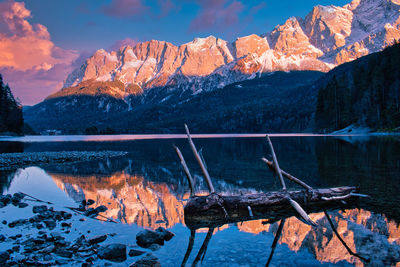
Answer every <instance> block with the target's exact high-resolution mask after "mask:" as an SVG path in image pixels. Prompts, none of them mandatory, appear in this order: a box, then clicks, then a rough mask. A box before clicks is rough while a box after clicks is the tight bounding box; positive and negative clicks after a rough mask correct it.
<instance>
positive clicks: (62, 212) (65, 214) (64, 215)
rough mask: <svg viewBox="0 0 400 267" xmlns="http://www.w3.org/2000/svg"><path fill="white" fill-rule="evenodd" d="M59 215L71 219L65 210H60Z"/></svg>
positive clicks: (70, 215)
mask: <svg viewBox="0 0 400 267" xmlns="http://www.w3.org/2000/svg"><path fill="white" fill-rule="evenodd" d="M60 213H61V215H62V216H63V217H64V219H65V220H68V219H71V218H72V214H71V213H69V212H66V211H63V210H62V211H60Z"/></svg>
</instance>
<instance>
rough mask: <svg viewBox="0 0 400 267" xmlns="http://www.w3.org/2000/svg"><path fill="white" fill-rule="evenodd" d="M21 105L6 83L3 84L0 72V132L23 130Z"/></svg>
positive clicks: (18, 132)
mask: <svg viewBox="0 0 400 267" xmlns="http://www.w3.org/2000/svg"><path fill="white" fill-rule="evenodd" d="M23 124H24V120H23V118H22V107H21V106H20V104H19V103H18V102H17V101H16V100H15V99H14V96H13V94H12V93H11V89H10V87H9V86H8V84H4V82H3V76H2V75H1V74H0V134H2V133H3V134H4V133H6V134H8V133H17V134H20V133H22V131H23Z"/></svg>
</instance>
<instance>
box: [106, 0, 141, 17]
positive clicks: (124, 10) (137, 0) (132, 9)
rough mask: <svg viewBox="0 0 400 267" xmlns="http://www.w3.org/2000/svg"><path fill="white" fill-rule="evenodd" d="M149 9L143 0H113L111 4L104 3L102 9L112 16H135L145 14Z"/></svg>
mask: <svg viewBox="0 0 400 267" xmlns="http://www.w3.org/2000/svg"><path fill="white" fill-rule="evenodd" d="M148 9H149V8H148V7H147V6H145V5H144V4H143V3H142V0H112V1H111V2H110V3H109V4H107V5H103V6H102V7H101V8H100V11H101V12H102V13H103V14H105V15H107V16H110V17H133V16H137V15H143V14H144V13H146V12H147V11H148Z"/></svg>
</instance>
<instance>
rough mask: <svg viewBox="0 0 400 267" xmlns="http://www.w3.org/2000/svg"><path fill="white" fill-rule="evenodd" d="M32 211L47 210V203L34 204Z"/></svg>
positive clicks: (41, 211)
mask: <svg viewBox="0 0 400 267" xmlns="http://www.w3.org/2000/svg"><path fill="white" fill-rule="evenodd" d="M32 211H33V213H43V212H45V211H47V206H46V205H40V206H33V208H32Z"/></svg>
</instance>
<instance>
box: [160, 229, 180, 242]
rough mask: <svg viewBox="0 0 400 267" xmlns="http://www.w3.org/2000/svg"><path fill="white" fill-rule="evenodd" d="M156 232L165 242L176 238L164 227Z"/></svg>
mask: <svg viewBox="0 0 400 267" xmlns="http://www.w3.org/2000/svg"><path fill="white" fill-rule="evenodd" d="M156 232H158V233H160V234H161V235H162V237H163V238H164V240H165V241H169V240H171V239H172V238H173V237H174V236H175V234H174V233H172V232H171V231H168V230H166V229H165V228H164V227H158V228H157V230H156Z"/></svg>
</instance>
